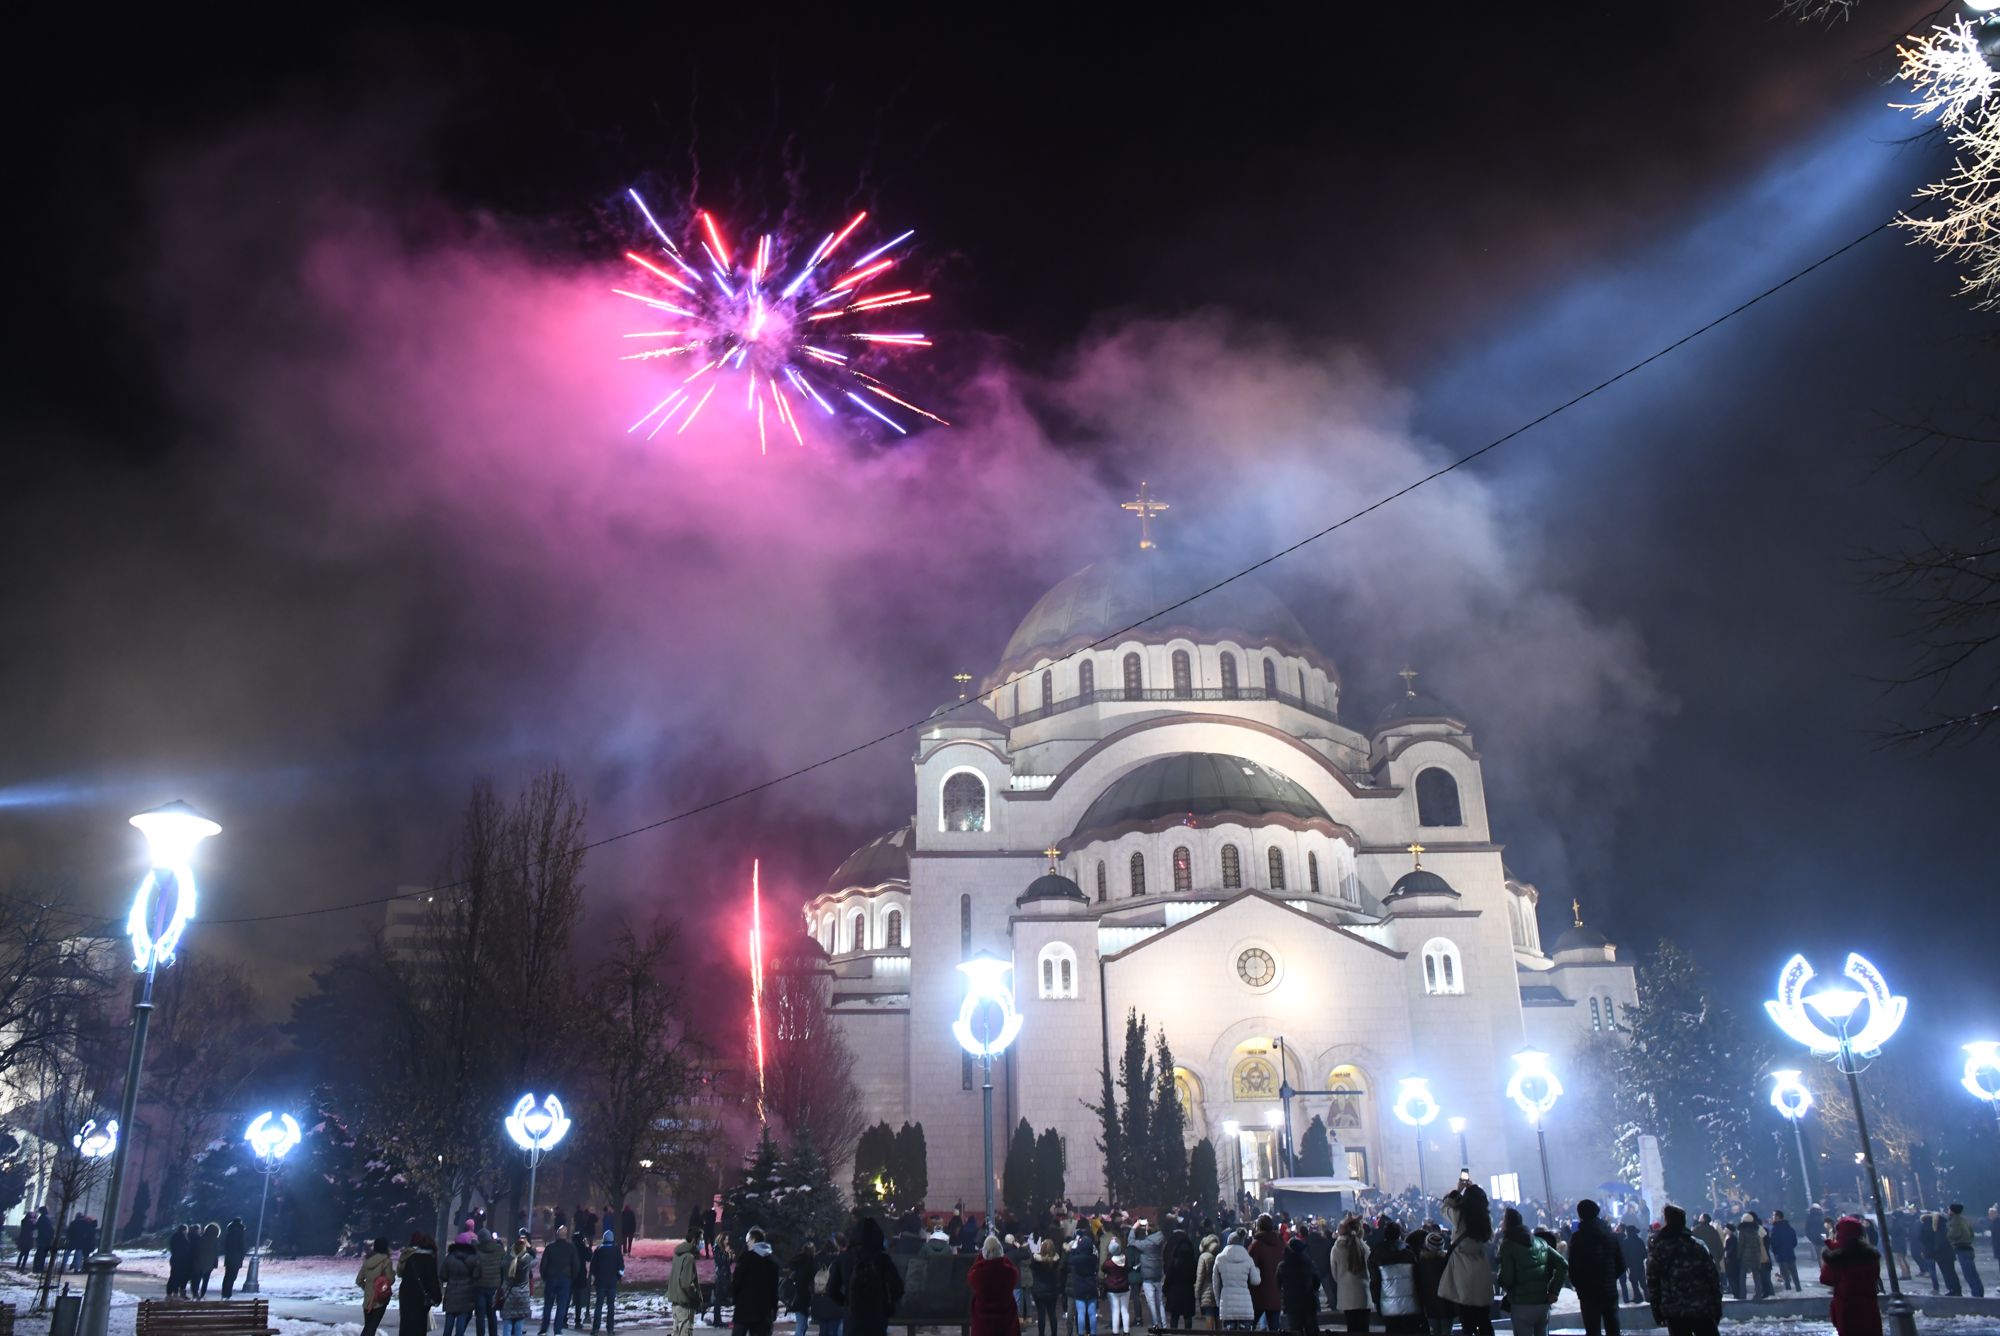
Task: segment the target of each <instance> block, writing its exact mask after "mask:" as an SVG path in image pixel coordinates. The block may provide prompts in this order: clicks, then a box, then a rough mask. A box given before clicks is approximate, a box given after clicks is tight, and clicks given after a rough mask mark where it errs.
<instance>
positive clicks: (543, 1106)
mask: <svg viewBox="0 0 2000 1336" xmlns="http://www.w3.org/2000/svg"><path fill="white" fill-rule="evenodd" d="M502 1125H503V1126H505V1127H506V1129H507V1135H508V1136H510V1137H512V1138H513V1139H514V1144H515V1145H517V1146H519V1147H520V1148H521V1149H522V1150H524V1151H526V1152H528V1232H529V1233H530V1234H533V1233H534V1232H535V1173H536V1171H537V1170H539V1169H540V1168H541V1167H542V1153H543V1152H544V1151H548V1150H552V1149H554V1147H555V1144H556V1143H557V1142H558V1141H561V1140H562V1139H563V1138H564V1137H566V1136H568V1135H569V1115H568V1114H566V1113H564V1112H563V1106H562V1101H561V1100H559V1099H557V1098H556V1097H555V1095H554V1094H553V1093H551V1094H550V1095H549V1096H548V1098H547V1099H544V1100H543V1101H542V1102H541V1103H540V1104H537V1103H535V1096H534V1094H533V1093H532V1092H530V1093H529V1094H526V1095H523V1096H521V1098H519V1099H517V1100H515V1101H514V1111H513V1112H512V1113H510V1114H508V1115H507V1117H506V1119H505V1120H504V1121H503V1124H502Z"/></svg>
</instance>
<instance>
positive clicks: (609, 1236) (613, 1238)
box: [604, 1229, 618, 1243]
mask: <svg viewBox="0 0 2000 1336" xmlns="http://www.w3.org/2000/svg"><path fill="white" fill-rule="evenodd" d="M604 1241H605V1242H606V1243H616V1242H618V1236H617V1235H616V1234H614V1233H612V1232H611V1231H610V1230H608V1229H607V1230H605V1231H604Z"/></svg>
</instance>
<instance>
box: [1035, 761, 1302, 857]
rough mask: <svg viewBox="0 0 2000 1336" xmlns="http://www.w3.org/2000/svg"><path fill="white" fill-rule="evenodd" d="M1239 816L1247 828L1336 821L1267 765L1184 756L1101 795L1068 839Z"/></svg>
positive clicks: (1152, 764)
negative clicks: (1273, 821)
mask: <svg viewBox="0 0 2000 1336" xmlns="http://www.w3.org/2000/svg"><path fill="white" fill-rule="evenodd" d="M1225 816H1234V817H1241V818H1242V819H1243V822H1244V824H1246V825H1257V824H1261V822H1262V821H1263V820H1265V819H1266V818H1269V817H1290V818H1292V819H1293V820H1295V821H1328V822H1330V821H1332V819H1333V818H1332V817H1330V816H1328V815H1327V812H1326V809H1325V808H1324V807H1321V806H1320V805H1319V802H1318V801H1317V800H1316V799H1315V798H1314V797H1313V796H1312V795H1311V794H1310V793H1307V792H1306V791H1305V790H1304V789H1303V788H1301V787H1300V786H1299V785H1298V784H1297V783H1296V782H1294V781H1292V780H1290V779H1287V778H1286V777H1285V776H1283V775H1281V774H1279V773H1278V772H1277V771H1275V770H1273V769H1271V768H1270V767H1269V766H1265V765H1260V764H1258V763H1257V762H1255V761H1251V760H1246V759H1245V758H1243V757H1241V756H1223V755H1220V754H1217V753H1214V752H1182V753H1180V754H1178V755H1175V756H1162V757H1160V758H1158V759H1157V760H1152V761H1148V762H1146V763H1145V764H1144V765H1142V766H1140V767H1138V768H1137V769H1136V770H1133V771H1131V772H1129V773H1128V774H1125V775H1123V776H1121V777H1120V778H1119V779H1117V780H1116V781H1114V782H1113V783H1112V784H1111V786H1110V787H1109V788H1107V789H1105V790H1104V792H1103V793H1101V794H1099V795H1098V796H1097V801H1096V802H1094V803H1092V804H1091V805H1090V808H1089V810H1087V811H1086V812H1084V814H1083V819H1082V820H1081V821H1079V822H1077V823H1076V832H1075V834H1073V835H1072V836H1071V837H1070V838H1071V839H1080V838H1082V837H1084V836H1085V835H1087V834H1103V833H1106V832H1108V831H1110V830H1112V829H1113V828H1115V827H1119V826H1127V825H1132V826H1142V825H1149V824H1152V823H1154V822H1160V821H1171V820H1175V819H1186V818H1191V817H1195V818H1198V817H1214V818H1220V817H1225Z"/></svg>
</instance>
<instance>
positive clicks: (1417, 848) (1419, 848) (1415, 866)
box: [1410, 844, 1424, 872]
mask: <svg viewBox="0 0 2000 1336" xmlns="http://www.w3.org/2000/svg"><path fill="white" fill-rule="evenodd" d="M1410 870H1411V871H1413V872H1421V871H1423V870H1424V846H1423V845H1421V844H1412V845H1411V846H1410Z"/></svg>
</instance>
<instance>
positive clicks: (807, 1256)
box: [785, 1239, 819, 1336]
mask: <svg viewBox="0 0 2000 1336" xmlns="http://www.w3.org/2000/svg"><path fill="white" fill-rule="evenodd" d="M818 1279H819V1250H818V1249H817V1248H814V1247H813V1241H812V1240H811V1239H807V1240H806V1241H805V1242H804V1243H803V1244H801V1245H800V1246H799V1250H798V1251H797V1252H796V1253H793V1254H792V1261H791V1265H790V1266H788V1267H786V1268H785V1303H786V1306H787V1307H789V1308H790V1309H791V1313H792V1321H793V1327H792V1336H806V1327H807V1326H809V1325H810V1324H811V1322H812V1313H813V1290H814V1289H815V1288H817V1285H816V1282H817V1281H818Z"/></svg>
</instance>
